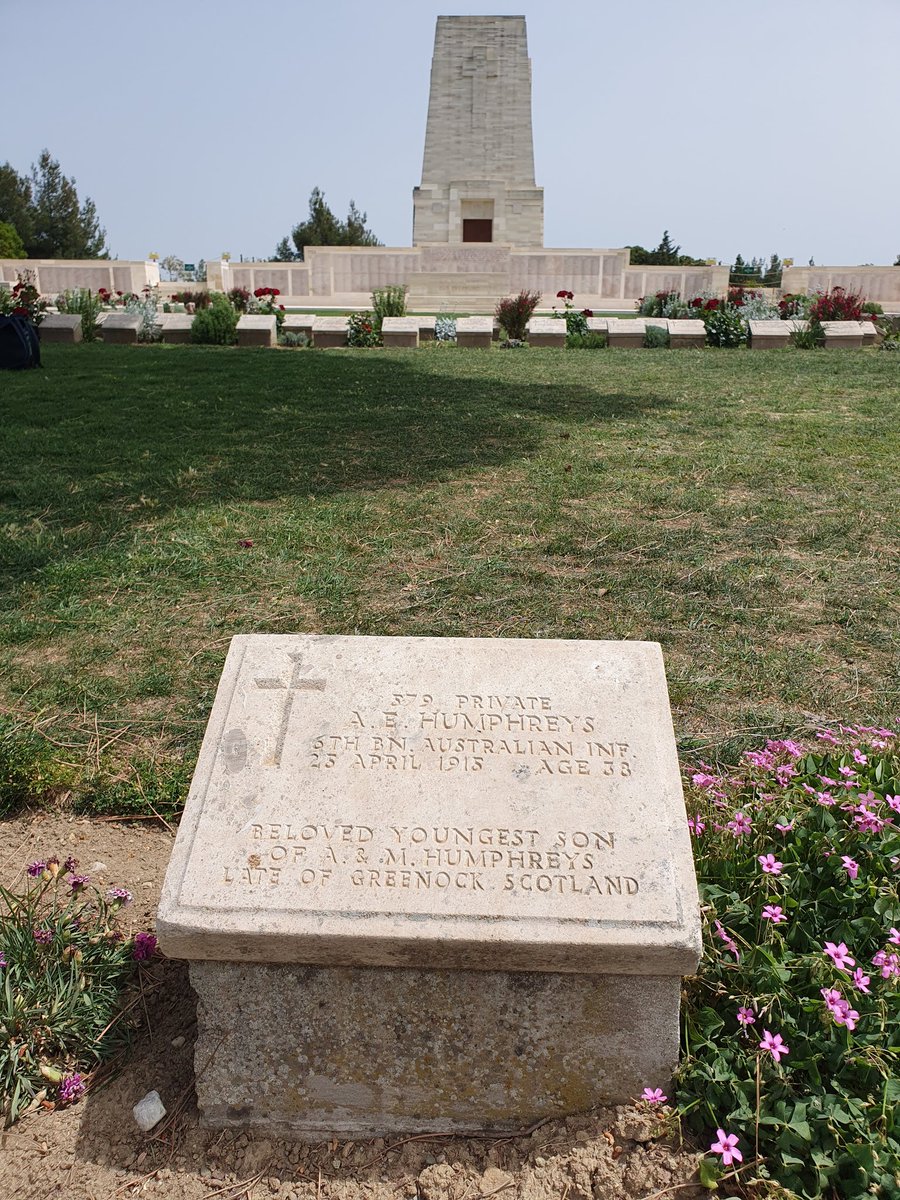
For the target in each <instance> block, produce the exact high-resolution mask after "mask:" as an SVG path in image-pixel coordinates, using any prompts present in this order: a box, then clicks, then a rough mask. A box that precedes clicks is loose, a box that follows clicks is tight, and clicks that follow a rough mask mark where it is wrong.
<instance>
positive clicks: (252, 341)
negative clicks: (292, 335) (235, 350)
mask: <svg viewBox="0 0 900 1200" xmlns="http://www.w3.org/2000/svg"><path fill="white" fill-rule="evenodd" d="M277 342H278V319H277V317H276V316H275V314H274V313H244V315H243V316H242V317H240V318H239V320H238V323H237V344H238V345H239V346H274V345H276V344H277Z"/></svg>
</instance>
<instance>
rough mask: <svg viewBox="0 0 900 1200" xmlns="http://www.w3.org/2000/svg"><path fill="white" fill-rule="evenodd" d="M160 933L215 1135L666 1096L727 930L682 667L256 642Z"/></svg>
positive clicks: (441, 644)
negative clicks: (689, 786)
mask: <svg viewBox="0 0 900 1200" xmlns="http://www.w3.org/2000/svg"><path fill="white" fill-rule="evenodd" d="M485 336H486V335H485ZM157 925H158V932H159V936H160V940H161V944H162V947H163V949H164V951H165V952H166V953H167V954H169V955H172V956H175V957H183V958H188V959H190V960H191V963H192V978H193V981H194V984H195V987H196V988H197V990H198V993H199V994H200V998H201V1005H200V1014H199V1020H200V1026H201V1033H200V1041H199V1043H198V1051H197V1054H198V1058H197V1063H198V1081H197V1084H198V1095H199V1098H200V1106H201V1113H202V1116H203V1119H204V1121H206V1122H207V1123H209V1124H256V1125H259V1126H262V1127H265V1128H267V1129H271V1130H273V1131H282V1132H283V1131H288V1132H292V1133H294V1134H297V1135H300V1136H308V1137H315V1136H320V1135H321V1134H322V1132H323V1130H326V1129H332V1130H335V1131H340V1132H342V1133H346V1134H349V1135H351V1136H369V1135H371V1134H374V1133H385V1132H393V1131H397V1130H403V1129H419V1130H422V1131H425V1130H434V1131H450V1130H456V1129H469V1130H471V1129H477V1128H483V1127H485V1126H489V1127H491V1128H495V1127H504V1128H514V1127H518V1126H521V1125H522V1124H528V1123H529V1121H532V1120H535V1119H538V1118H539V1116H542V1115H549V1114H551V1113H563V1112H573V1111H577V1110H579V1109H581V1108H585V1107H589V1106H590V1105H593V1104H596V1103H601V1102H618V1101H620V1100H625V1099H627V1098H629V1097H632V1096H634V1095H635V1094H637V1091H638V1090H639V1088H638V1086H637V1085H638V1084H640V1086H641V1087H643V1086H646V1085H647V1082H648V1080H649V1081H650V1082H652V1083H653V1086H658V1085H660V1084H665V1083H666V1082H667V1080H668V1077H669V1075H670V1074H671V1071H672V1069H673V1068H674V1066H675V1061H676V1055H677V1043H678V1001H679V993H680V976H681V975H682V974H685V973H688V972H692V971H693V970H694V969H695V968H696V965H697V962H698V959H699V949H700V933H699V906H698V899H697V891H696V882H695V879H694V872H693V862H692V856H691V848H690V845H689V840H688V834H687V828H686V821H685V813H684V803H683V799H682V796H681V785H680V774H679V769H678V761H677V755H676V751H675V742H674V734H673V731H672V725H671V717H670V715H669V708H668V699H667V695H666V688H665V678H664V673H663V667H662V656H661V653H660V650H659V647H658V646H656V645H653V644H649V643H643V644H642V643H636V642H618V643H617V642H588V641H585V642H576V641H568V642H566V641H556V642H555V641H539V640H535V641H530V640H516V639H503V640H491V639H457V638H374V637H359V638H354V637H331V636H315V635H291V636H274V635H263V636H240V637H236V638H234V639H233V641H232V645H231V649H230V650H229V654H228V658H227V661H226V664H225V668H224V671H223V675H222V680H221V683H220V686H219V691H218V693H217V696H216V701H215V705H214V707H213V712H212V715H211V717H210V722H209V726H208V728H207V732H206V736H205V738H204V742H203V746H202V748H201V752H200V758H199V761H198V765H197V770H196V773H195V776H194V783H193V785H192V788H191V793H190V796H189V798H188V803H187V807H186V809H185V815H184V817H183V819H182V822H181V827H180V829H179V833H178V838H177V840H176V845H175V849H174V851H173V855H172V861H171V863H170V866H169V870H168V872H167V876H166V883H165V887H164V891H163V897H162V901H161V904H160V911H159V918H158V922H157ZM391 1031H393V1036H389V1035H390V1033H391ZM216 1045H219V1046H220V1047H221V1048H220V1049H219V1050H218V1051H217V1053H216V1055H215V1056H213V1055H212V1054H211V1048H212V1047H213V1046H216ZM567 1048H568V1049H567ZM210 1058H213V1059H214V1061H213V1062H212V1063H210V1061H209V1060H210ZM200 1066H203V1070H202V1071H200V1070H199V1068H200ZM489 1081H490V1086H488V1083H489ZM654 1081H655V1082H654Z"/></svg>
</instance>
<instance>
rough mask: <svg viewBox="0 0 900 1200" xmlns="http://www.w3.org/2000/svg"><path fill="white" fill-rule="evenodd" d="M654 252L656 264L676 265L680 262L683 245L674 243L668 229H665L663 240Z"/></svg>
mask: <svg viewBox="0 0 900 1200" xmlns="http://www.w3.org/2000/svg"><path fill="white" fill-rule="evenodd" d="M652 254H653V261H654V263H655V264H656V266H659V267H669V266H676V265H677V264H678V256H679V255H680V254H681V247H680V246H675V245H673V244H672V239H671V238H670V237H669V231H668V229H664V230H663V235H662V241H661V242H660V243H659V245H658V246H657V247H656V249H655V250H654V251H653V252H652Z"/></svg>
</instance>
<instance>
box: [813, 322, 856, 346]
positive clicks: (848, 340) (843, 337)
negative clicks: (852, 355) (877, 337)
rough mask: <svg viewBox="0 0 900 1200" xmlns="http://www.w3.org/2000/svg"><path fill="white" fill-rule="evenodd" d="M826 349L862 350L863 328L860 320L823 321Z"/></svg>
mask: <svg viewBox="0 0 900 1200" xmlns="http://www.w3.org/2000/svg"><path fill="white" fill-rule="evenodd" d="M822 328H823V329H824V330H825V349H826V350H861V349H862V344H863V329H862V325H861V324H860V322H859V321H823V322H822Z"/></svg>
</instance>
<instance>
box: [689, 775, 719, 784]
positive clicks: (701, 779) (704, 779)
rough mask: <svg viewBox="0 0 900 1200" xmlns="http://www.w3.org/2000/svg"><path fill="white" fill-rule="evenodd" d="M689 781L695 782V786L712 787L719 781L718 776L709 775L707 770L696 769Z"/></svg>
mask: <svg viewBox="0 0 900 1200" xmlns="http://www.w3.org/2000/svg"><path fill="white" fill-rule="evenodd" d="M691 782H692V783H695V784H696V785H697V787H701V788H714V787H716V786H717V785H718V783H719V777H718V775H710V774H709V772H708V771H696V772H695V773H694V774H693V775H692V776H691Z"/></svg>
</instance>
